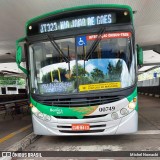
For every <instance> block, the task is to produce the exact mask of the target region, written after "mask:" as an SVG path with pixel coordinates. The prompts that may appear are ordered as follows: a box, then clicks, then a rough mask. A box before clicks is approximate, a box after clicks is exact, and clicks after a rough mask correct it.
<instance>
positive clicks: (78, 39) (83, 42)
mask: <svg viewBox="0 0 160 160" xmlns="http://www.w3.org/2000/svg"><path fill="white" fill-rule="evenodd" d="M86 45H87V39H86V36H79V37H76V46H77V47H80V46H86Z"/></svg>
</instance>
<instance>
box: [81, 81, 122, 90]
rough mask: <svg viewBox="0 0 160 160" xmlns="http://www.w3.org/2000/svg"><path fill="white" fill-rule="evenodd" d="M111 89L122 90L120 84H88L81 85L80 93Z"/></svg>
mask: <svg viewBox="0 0 160 160" xmlns="http://www.w3.org/2000/svg"><path fill="white" fill-rule="evenodd" d="M111 88H121V83H120V82H108V83H99V84H87V85H80V86H79V91H80V92H83V91H92V90H102V89H111Z"/></svg>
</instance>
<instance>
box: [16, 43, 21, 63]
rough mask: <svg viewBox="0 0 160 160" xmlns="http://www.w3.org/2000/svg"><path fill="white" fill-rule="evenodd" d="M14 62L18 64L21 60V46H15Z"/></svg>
mask: <svg viewBox="0 0 160 160" xmlns="http://www.w3.org/2000/svg"><path fill="white" fill-rule="evenodd" d="M16 62H17V63H18V64H20V63H21V62H22V47H21V46H17V50H16Z"/></svg>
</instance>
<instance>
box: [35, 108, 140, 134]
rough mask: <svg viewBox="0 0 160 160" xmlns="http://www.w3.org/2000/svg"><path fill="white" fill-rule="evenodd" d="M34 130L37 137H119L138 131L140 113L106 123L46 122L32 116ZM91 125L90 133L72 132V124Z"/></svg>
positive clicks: (87, 121) (100, 120) (73, 120)
mask: <svg viewBox="0 0 160 160" xmlns="http://www.w3.org/2000/svg"><path fill="white" fill-rule="evenodd" d="M32 121H33V129H34V133H35V134H37V135H58V136H69V135H119V134H130V133H134V132H136V131H137V130H138V113H137V111H136V110H133V111H132V112H131V113H130V114H128V115H127V116H124V117H122V118H119V119H117V120H112V121H106V119H105V117H101V118H91V119H56V118H55V122H46V121H44V120H42V119H39V118H37V117H36V116H35V115H34V114H32ZM84 123H85V124H86V123H87V124H89V125H90V130H89V131H72V124H84Z"/></svg>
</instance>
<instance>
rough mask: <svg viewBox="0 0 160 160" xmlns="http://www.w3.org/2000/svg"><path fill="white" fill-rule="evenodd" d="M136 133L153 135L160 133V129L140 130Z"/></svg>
mask: <svg viewBox="0 0 160 160" xmlns="http://www.w3.org/2000/svg"><path fill="white" fill-rule="evenodd" d="M135 134H138V135H145V134H150V135H153V134H160V130H146V131H138V132H137V133H135Z"/></svg>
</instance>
